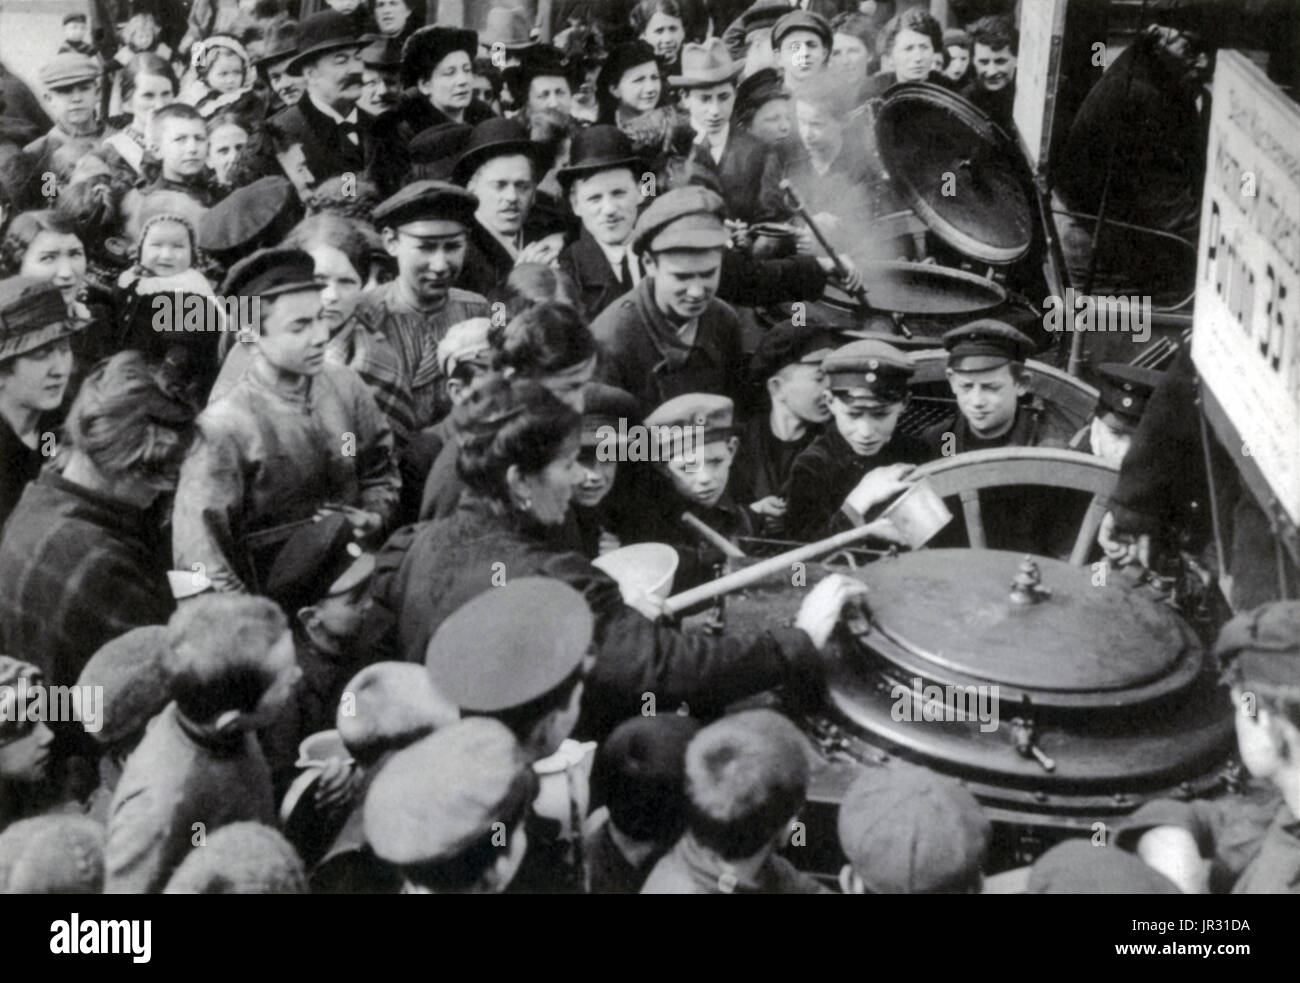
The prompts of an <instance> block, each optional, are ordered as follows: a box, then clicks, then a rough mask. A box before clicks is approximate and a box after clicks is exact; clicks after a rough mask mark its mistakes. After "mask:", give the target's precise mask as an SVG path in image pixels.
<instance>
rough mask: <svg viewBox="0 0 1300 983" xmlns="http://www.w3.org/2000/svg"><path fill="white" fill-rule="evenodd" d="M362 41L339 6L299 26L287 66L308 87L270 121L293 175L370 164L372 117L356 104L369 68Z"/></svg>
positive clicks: (300, 179) (312, 178) (319, 176)
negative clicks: (341, 12) (362, 59)
mask: <svg viewBox="0 0 1300 983" xmlns="http://www.w3.org/2000/svg"><path fill="white" fill-rule="evenodd" d="M362 47H363V45H362V43H361V41H360V39H359V38H358V37H357V35H356V34H355V32H354V31H353V29H352V21H351V19H350V18H348V17H345V16H344V15H343V14H340V13H338V12H337V11H333V10H324V11H321V12H320V13H318V14H313V15H312V16H310V17H307V18H304V19H303V21H302V24H301V25H300V26H299V28H298V48H297V54H296V55H294V57H293V58H292V59H290V60H289V61H288V62H287V63H286V65H285V70H286V71H287V72H290V73H294V74H301V75H302V77H303V81H304V83H305V84H306V87H307V91H306V93H305V94H304V95H303V97H302V98H301V99H299V100H298V102H297V103H296V104H295V105H293V106H289V107H287V108H286V109H282V110H281V111H280V112H278V113H276V114H275V115H274V116H272V117H271V118H270V119H269V120H267V124H266V125H267V131H268V134H269V136H270V138H271V140H270V142H271V144H272V145H273V148H274V152H275V156H276V159H277V160H278V161H279V162H280V166H281V167H282V168H283V169H284V171H285V174H286V175H287V176H288V177H289V179H290V180H293V181H295V182H296V183H306V184H307V185H309V186H310V185H316V184H319V183H320V182H321V181H324V180H325V179H326V178H329V177H333V176H334V175H336V174H343V173H346V172H351V173H354V174H360V173H361V172H362V170H363V169H364V168H365V165H366V155H367V151H368V150H369V146H370V122H369V119H370V118H369V117H368V116H366V115H365V114H363V113H361V111H360V110H359V109H358V108H357V103H358V102H359V101H360V99H361V96H362V81H363V78H364V71H365V66H364V65H363V63H362V61H361V49H362ZM302 167H305V168H306V171H307V173H306V174H304V173H302V170H301V168H302Z"/></svg>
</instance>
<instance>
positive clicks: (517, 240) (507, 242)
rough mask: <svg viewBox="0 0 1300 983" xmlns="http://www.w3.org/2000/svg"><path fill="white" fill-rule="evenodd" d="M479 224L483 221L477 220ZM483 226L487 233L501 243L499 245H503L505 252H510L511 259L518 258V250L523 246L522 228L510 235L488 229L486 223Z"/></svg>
mask: <svg viewBox="0 0 1300 983" xmlns="http://www.w3.org/2000/svg"><path fill="white" fill-rule="evenodd" d="M479 225H483V223H482V222H479ZM483 228H484V230H485V231H486V232H487V234H488V235H490V236H491V237H492V238H493V239H495V240H496V241H497V242H499V243H501V245H503V246H505V248H506V252H508V253H509V254H510V258H511V259H518V258H519V250H521V249H523V248H524V233H523V230H522V229H520V230H519V231H518V232H516V233H515V234H514V235H512V236H503V235H501V234H500V233H499V232H497V231H496V230H494V229H489V228H488V227H487V226H486V225H483Z"/></svg>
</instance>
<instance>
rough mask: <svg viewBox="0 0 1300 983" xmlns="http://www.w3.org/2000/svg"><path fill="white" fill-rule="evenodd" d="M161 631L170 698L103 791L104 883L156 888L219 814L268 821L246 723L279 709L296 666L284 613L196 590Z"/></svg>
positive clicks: (263, 775) (267, 778)
mask: <svg viewBox="0 0 1300 983" xmlns="http://www.w3.org/2000/svg"><path fill="white" fill-rule="evenodd" d="M167 631H168V646H167V654H168V658H167V673H168V676H169V677H170V679H171V692H172V697H173V702H172V703H170V704H169V705H168V706H167V708H166V709H165V710H164V711H163V712H162V713H161V714H159V715H158V716H157V717H156V718H155V720H154V723H153V725H152V726H151V727H150V728H149V730H148V731H147V732H146V734H145V736H144V740H143V741H141V742H140V745H139V746H138V747H137V748H136V749H135V752H134V753H133V754H132V755H131V757H130V758H129V759H128V760H127V763H126V768H125V770H124V771H123V772H122V779H121V781H120V782H118V786H117V791H116V792H115V793H114V795H113V803H112V807H111V811H110V818H109V822H108V848H107V850H106V866H107V877H106V883H105V885H104V889H105V891H106V892H107V893H109V894H140V893H150V894H152V893H156V892H158V891H161V890H162V889H163V887H164V886H166V884H167V881H168V879H169V878H170V877H171V875H172V872H173V871H174V870H175V869H176V868H177V867H178V866H180V864H181V862H182V861H183V860H184V859H185V857H186V856H187V855H188V854H189V853H190V851H191V849H193V848H195V847H198V844H199V843H201V842H203V841H204V838H206V836H207V835H209V834H211V833H214V832H216V831H217V830H218V829H220V828H221V827H222V826H225V825H227V824H229V823H235V822H240V821H241V820H253V821H255V822H261V823H266V824H267V825H274V824H275V804H274V800H273V799H272V796H271V775H270V771H269V770H268V769H267V766H266V759H265V758H264V757H263V756H262V751H261V749H260V748H259V747H258V744H257V739H256V738H255V737H254V736H253V732H254V731H256V730H258V729H260V728H262V727H265V726H267V725H268V724H270V723H271V722H272V721H274V720H275V719H276V717H277V716H278V715H279V714H280V713H281V712H282V711H283V710H284V707H285V704H286V703H287V702H288V700H289V698H290V694H291V693H292V691H293V687H294V685H295V683H296V682H297V680H298V677H299V676H300V674H301V670H299V669H298V666H297V663H296V662H295V661H294V656H293V636H292V635H291V634H290V632H289V626H288V624H287V622H286V621H285V618H284V615H283V614H282V613H281V612H280V609H279V608H278V607H276V606H275V604H274V603H272V602H271V601H269V600H267V599H266V598H262V597H231V596H228V595H221V594H205V595H203V596H201V597H197V598H194V599H193V600H192V601H188V602H187V603H186V606H185V607H184V608H183V609H181V610H180V611H178V612H177V613H176V615H175V616H174V617H173V618H172V620H171V622H170V623H169V624H168V628H167ZM199 834H201V836H200V835H199ZM200 848H201V847H200Z"/></svg>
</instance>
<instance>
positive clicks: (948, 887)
mask: <svg viewBox="0 0 1300 983" xmlns="http://www.w3.org/2000/svg"><path fill="white" fill-rule="evenodd" d="M838 830H839V838H840V847H841V849H843V850H844V855H845V856H846V857H847V858H848V860H849V863H848V864H847V865H846V866H845V867H844V869H843V870H842V871H841V872H840V888H841V890H843V892H844V893H845V894H978V893H979V891H980V881H981V871H982V869H983V867H984V863H985V861H986V860H987V858H988V852H989V842H990V840H991V839H992V838H993V824H992V823H991V822H989V818H988V816H986V815H984V811H983V810H982V809H981V808H980V805H979V803H978V802H976V801H975V797H974V796H973V795H971V794H970V792H968V791H967V790H966V789H965V788H963V787H962V786H961V785H958V784H957V783H956V782H954V781H952V780H950V779H947V778H942V777H940V776H939V775H936V774H935V773H934V772H932V771H930V770H929V769H927V768H919V767H917V766H916V765H911V764H907V763H906V762H902V761H894V762H890V763H889V764H886V765H880V766H877V767H868V768H866V769H865V770H864V771H863V772H862V773H861V774H860V775H859V776H858V777H857V778H856V779H854V781H853V784H852V785H850V786H849V790H848V792H846V793H845V795H844V801H843V802H841V803H840V813H839V819H838Z"/></svg>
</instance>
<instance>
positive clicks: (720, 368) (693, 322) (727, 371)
mask: <svg viewBox="0 0 1300 983" xmlns="http://www.w3.org/2000/svg"><path fill="white" fill-rule="evenodd" d="M721 212H722V199H721V198H720V197H719V196H718V195H717V194H715V193H714V192H712V191H709V190H707V189H705V188H701V187H698V186H687V187H683V188H674V189H673V190H672V191H669V192H668V193H667V194H662V195H658V196H657V197H656V198H655V199H654V201H652V202H651V203H650V207H648V208H647V209H646V210H645V211H644V212H642V213H641V217H640V218H639V219H638V220H637V223H636V228H635V231H634V233H633V237H632V249H633V251H634V252H635V253H636V254H637V255H639V256H640V257H641V261H642V264H643V266H644V268H645V274H646V275H645V277H644V278H643V279H642V280H641V282H640V283H639V284H637V286H636V288H635V289H634V290H632V291H631V292H629V293H628V294H626V295H624V296H623V297H622V298H621V299H620V300H618V301H617V302H616V303H614V304H611V305H610V306H609V307H607V308H605V310H604V311H603V312H602V313H601V314H600V316H599V317H597V318H596V320H595V321H593V322H592V325H591V333H592V334H593V335H594V336H595V338H596V340H597V341H598V342H599V343H600V344H601V346H602V347H603V348H604V350H605V354H606V355H607V356H608V358H607V359H606V361H605V365H604V373H605V379H604V381H605V382H608V383H609V384H610V385H614V386H618V387H619V388H620V389H625V390H627V391H628V392H630V393H631V394H632V395H633V396H635V397H636V398H637V399H638V401H639V402H640V403H641V405H642V406H658V405H659V404H661V403H663V402H665V401H667V400H669V399H671V398H673V397H674V396H678V395H681V394H682V393H690V392H708V393H717V394H719V395H724V396H728V397H730V398H732V399H735V398H737V397H738V396H739V395H740V393H741V388H742V385H741V366H742V364H743V361H744V356H743V354H742V351H741V339H740V321H739V319H738V318H737V317H736V312H735V311H733V310H732V309H731V307H729V306H728V305H727V304H725V303H723V302H722V301H720V300H718V299H717V298H716V296H715V295H716V294H717V291H718V278H719V274H720V272H721V268H722V255H723V251H724V250H725V249H726V248H727V244H728V242H729V241H730V236H729V234H728V233H727V229H726V227H725V226H724V225H723V224H722V218H721Z"/></svg>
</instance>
